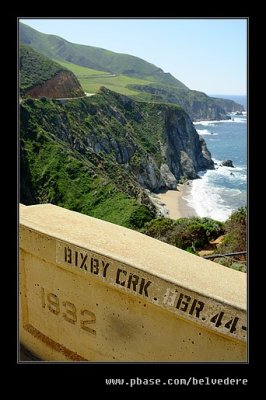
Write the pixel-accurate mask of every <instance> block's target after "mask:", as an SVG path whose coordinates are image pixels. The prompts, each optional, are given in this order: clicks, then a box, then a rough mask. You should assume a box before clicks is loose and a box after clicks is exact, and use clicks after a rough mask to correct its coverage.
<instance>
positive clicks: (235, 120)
mask: <svg viewBox="0 0 266 400" xmlns="http://www.w3.org/2000/svg"><path fill="white" fill-rule="evenodd" d="M246 122H247V120H246V118H245V115H243V117H242V118H240V117H235V115H232V119H221V120H213V121H197V122H193V124H194V125H195V126H196V125H202V126H217V124H220V123H241V124H242V123H243V124H245V123H246Z"/></svg>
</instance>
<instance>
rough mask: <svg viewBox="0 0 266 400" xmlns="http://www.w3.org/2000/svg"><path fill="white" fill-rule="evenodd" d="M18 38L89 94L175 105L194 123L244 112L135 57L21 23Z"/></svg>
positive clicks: (233, 103) (234, 105)
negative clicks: (73, 77) (112, 94)
mask: <svg viewBox="0 0 266 400" xmlns="http://www.w3.org/2000/svg"><path fill="white" fill-rule="evenodd" d="M19 38H20V41H21V43H24V44H26V45H29V46H31V47H33V48H34V49H36V50H37V51H38V52H40V53H42V54H44V55H45V56H47V57H49V58H51V59H53V60H56V61H57V62H58V63H60V64H61V65H62V66H64V67H67V68H68V69H69V70H71V71H72V72H73V73H74V74H75V75H76V76H77V77H78V79H79V82H80V84H81V86H82V88H83V90H84V91H85V92H88V93H95V92H96V91H97V90H99V88H100V87H101V86H105V87H107V88H108V89H110V90H113V91H116V92H118V93H121V94H125V95H127V96H131V97H134V98H135V99H136V100H139V101H152V102H169V103H174V104H178V105H181V106H182V107H184V109H185V110H186V111H187V113H188V114H189V115H190V117H191V118H192V119H193V120H201V119H224V118H227V113H228V112H231V111H243V107H242V106H241V105H239V104H237V103H235V102H232V101H230V100H224V99H214V98H211V97H209V96H207V95H206V94H205V93H201V92H197V91H195V90H193V91H191V90H190V89H189V88H187V87H186V86H185V85H184V84H183V83H182V82H180V81H179V80H178V79H176V78H174V77H173V76H172V75H171V74H169V73H165V72H164V71H163V70H162V69H161V68H159V67H157V66H155V65H153V64H151V63H148V62H146V61H144V60H142V59H140V58H138V57H134V56H131V55H127V54H118V53H114V52H112V51H109V50H105V49H100V48H97V47H92V46H85V45H79V44H74V43H70V42H68V41H67V40H65V39H63V38H60V37H58V36H55V35H47V34H44V33H40V32H38V31H36V30H35V29H32V28H30V27H29V26H27V25H25V24H22V23H20V31H19ZM82 67H84V69H82Z"/></svg>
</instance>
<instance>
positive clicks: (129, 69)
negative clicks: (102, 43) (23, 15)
mask: <svg viewBox="0 0 266 400" xmlns="http://www.w3.org/2000/svg"><path fill="white" fill-rule="evenodd" d="M19 34H20V41H21V42H22V43H24V44H26V45H29V46H31V47H33V48H34V49H35V50H37V51H39V52H40V53H42V54H44V55H46V56H47V57H49V58H53V59H57V60H65V61H68V62H71V63H73V64H77V65H81V66H84V67H88V68H92V69H96V70H100V71H105V72H109V73H114V74H122V75H127V76H132V77H134V78H141V79H148V80H149V81H150V80H154V81H156V82H162V83H165V84H172V85H175V86H178V87H180V88H184V89H185V88H186V86H185V85H184V84H183V83H182V82H180V81H179V80H178V79H176V78H174V77H173V76H172V75H171V74H168V73H165V72H163V70H162V69H161V68H158V67H156V66H155V65H153V64H151V63H148V62H147V61H144V60H142V59H141V58H138V57H134V56H131V55H127V54H118V53H114V52H112V51H109V50H105V49H100V48H97V47H92V46H85V45H79V44H74V43H70V42H68V41H67V40H65V39H62V38H60V37H58V36H55V35H47V34H44V33H40V32H38V31H36V30H35V29H32V28H30V27H29V26H27V25H25V24H22V23H20V31H19Z"/></svg>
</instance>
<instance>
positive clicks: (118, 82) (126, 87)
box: [56, 60, 151, 99]
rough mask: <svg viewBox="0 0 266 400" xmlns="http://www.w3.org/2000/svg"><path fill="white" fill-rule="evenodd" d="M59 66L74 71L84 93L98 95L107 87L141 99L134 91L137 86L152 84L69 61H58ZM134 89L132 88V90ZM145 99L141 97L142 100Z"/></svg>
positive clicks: (136, 91)
mask: <svg viewBox="0 0 266 400" xmlns="http://www.w3.org/2000/svg"><path fill="white" fill-rule="evenodd" d="M56 61H57V63H58V64H60V65H62V66H63V67H65V68H68V69H69V70H70V71H72V72H73V73H74V74H75V75H76V77H77V78H78V80H79V82H80V84H81V86H82V88H83V90H84V92H87V93H96V92H98V90H99V89H100V88H101V87H102V86H105V87H106V88H107V89H110V90H113V91H114V92H118V93H121V94H125V95H126V96H134V97H139V95H140V93H139V91H138V90H134V89H133V88H134V87H135V85H136V86H137V85H149V84H150V83H151V82H150V81H148V80H144V79H138V78H134V77H130V76H125V75H117V74H113V73H109V72H106V71H99V70H96V69H92V68H88V67H82V66H80V65H77V64H73V63H70V62H68V61H62V60H56ZM131 87H132V88H131ZM141 98H143V99H144V97H142V96H141V97H140V99H141Z"/></svg>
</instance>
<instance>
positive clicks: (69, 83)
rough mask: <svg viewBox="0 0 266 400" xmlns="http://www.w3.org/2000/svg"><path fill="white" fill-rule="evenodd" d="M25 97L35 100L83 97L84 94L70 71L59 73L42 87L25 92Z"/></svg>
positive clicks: (35, 87)
mask: <svg viewBox="0 0 266 400" xmlns="http://www.w3.org/2000/svg"><path fill="white" fill-rule="evenodd" d="M25 96H30V97H33V98H35V99H38V98H40V97H47V98H70V97H81V96H85V94H84V92H83V90H82V88H81V86H80V83H79V81H78V80H77V78H76V77H75V75H74V74H73V73H72V72H71V71H60V72H59V73H57V74H56V75H55V76H54V77H53V78H51V79H49V80H47V81H46V82H44V83H43V84H42V85H38V86H34V87H33V88H31V89H29V90H27V92H26V93H25Z"/></svg>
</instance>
